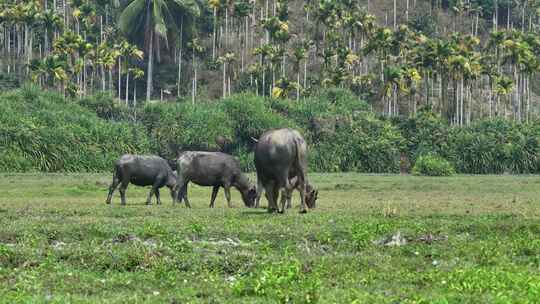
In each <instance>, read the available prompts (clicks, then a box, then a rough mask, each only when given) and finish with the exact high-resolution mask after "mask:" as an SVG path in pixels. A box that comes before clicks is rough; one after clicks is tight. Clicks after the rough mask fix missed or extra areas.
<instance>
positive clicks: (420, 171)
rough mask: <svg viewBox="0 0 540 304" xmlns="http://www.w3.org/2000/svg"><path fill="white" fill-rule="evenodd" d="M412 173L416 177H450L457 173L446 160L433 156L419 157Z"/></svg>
mask: <svg viewBox="0 0 540 304" xmlns="http://www.w3.org/2000/svg"><path fill="white" fill-rule="evenodd" d="M412 172H413V174H414V175H428V176H450V175H453V174H455V173H456V171H455V169H454V167H453V166H452V165H451V164H450V163H449V162H448V161H447V160H446V159H444V158H442V157H440V156H437V155H433V154H427V155H421V156H420V157H418V159H417V160H416V164H415V165H414V167H413V169H412Z"/></svg>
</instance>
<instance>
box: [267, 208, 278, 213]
mask: <svg viewBox="0 0 540 304" xmlns="http://www.w3.org/2000/svg"><path fill="white" fill-rule="evenodd" d="M276 211H277V210H276V209H273V208H268V213H274V212H276Z"/></svg>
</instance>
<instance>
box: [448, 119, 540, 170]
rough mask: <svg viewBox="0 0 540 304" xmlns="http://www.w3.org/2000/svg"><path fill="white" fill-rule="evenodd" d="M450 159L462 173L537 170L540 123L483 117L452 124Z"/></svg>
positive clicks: (539, 162)
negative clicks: (465, 125) (463, 123)
mask: <svg viewBox="0 0 540 304" xmlns="http://www.w3.org/2000/svg"><path fill="white" fill-rule="evenodd" d="M448 141H449V146H450V147H451V148H452V153H451V156H452V160H453V162H454V163H455V165H456V168H457V170H458V171H459V172H464V173H477V174H486V173H503V172H509V173H538V172H540V159H539V158H538V155H539V153H540V125H538V124H515V123H512V122H508V121H506V120H502V119H496V120H491V121H488V120H485V121H480V122H478V123H475V124H473V125H471V126H468V127H462V128H453V129H452V133H451V136H450V138H449V140H448Z"/></svg>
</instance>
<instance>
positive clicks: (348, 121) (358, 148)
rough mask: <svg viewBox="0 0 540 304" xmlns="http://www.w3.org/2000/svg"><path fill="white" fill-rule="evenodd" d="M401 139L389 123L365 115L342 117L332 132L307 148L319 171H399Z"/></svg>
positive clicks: (313, 166)
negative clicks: (309, 148)
mask: <svg viewBox="0 0 540 304" xmlns="http://www.w3.org/2000/svg"><path fill="white" fill-rule="evenodd" d="M402 142H403V138H402V137H401V134H400V133H399V130H398V129H397V128H396V127H394V126H393V125H392V124H391V123H390V122H388V121H383V120H380V119H378V118H376V117H375V116H374V115H373V114H371V113H369V112H363V113H358V114H356V115H350V116H348V117H343V118H342V119H341V120H340V122H339V123H338V125H337V126H336V130H335V132H333V134H331V135H330V134H329V135H328V136H327V137H325V138H324V139H323V140H320V142H318V143H316V144H313V145H312V147H311V153H310V154H311V157H310V163H311V167H312V168H313V169H316V170H319V171H330V172H337V171H359V172H370V173H382V172H399V154H400V149H401V145H402Z"/></svg>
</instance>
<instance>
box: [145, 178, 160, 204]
mask: <svg viewBox="0 0 540 304" xmlns="http://www.w3.org/2000/svg"><path fill="white" fill-rule="evenodd" d="M158 188H159V180H158V181H156V182H155V183H154V184H153V185H152V189H150V193H148V199H147V200H146V204H147V205H150V204H152V196H154V193H156V190H157V189H158Z"/></svg>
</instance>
